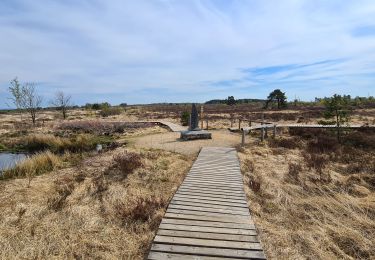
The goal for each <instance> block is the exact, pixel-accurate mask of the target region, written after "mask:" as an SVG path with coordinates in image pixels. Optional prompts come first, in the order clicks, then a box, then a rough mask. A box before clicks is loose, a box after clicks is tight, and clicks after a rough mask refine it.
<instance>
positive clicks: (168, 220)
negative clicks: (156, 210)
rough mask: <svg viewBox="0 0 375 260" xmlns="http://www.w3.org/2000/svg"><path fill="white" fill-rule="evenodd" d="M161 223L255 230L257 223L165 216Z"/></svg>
mask: <svg viewBox="0 0 375 260" xmlns="http://www.w3.org/2000/svg"><path fill="white" fill-rule="evenodd" d="M161 223H165V224H173V225H193V226H202V227H223V228H234V229H250V230H255V225H249V224H238V223H225V222H224V223H223V222H217V221H202V220H185V219H173V218H163V220H162V221H161Z"/></svg>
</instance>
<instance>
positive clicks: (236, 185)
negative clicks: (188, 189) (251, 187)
mask: <svg viewBox="0 0 375 260" xmlns="http://www.w3.org/2000/svg"><path fill="white" fill-rule="evenodd" d="M184 183H185V184H195V183H198V184H199V183H201V184H207V185H226V187H228V188H236V189H241V188H242V187H243V184H242V182H241V183H240V182H233V181H232V182H231V181H224V180H223V181H213V180H201V179H198V178H197V179H193V178H190V179H188V180H185V181H184Z"/></svg>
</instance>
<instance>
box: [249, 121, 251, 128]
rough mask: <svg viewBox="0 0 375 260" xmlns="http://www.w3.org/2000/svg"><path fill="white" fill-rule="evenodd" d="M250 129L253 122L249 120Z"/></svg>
mask: <svg viewBox="0 0 375 260" xmlns="http://www.w3.org/2000/svg"><path fill="white" fill-rule="evenodd" d="M249 127H251V120H250V119H249Z"/></svg>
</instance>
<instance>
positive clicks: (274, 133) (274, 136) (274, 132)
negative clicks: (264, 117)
mask: <svg viewBox="0 0 375 260" xmlns="http://www.w3.org/2000/svg"><path fill="white" fill-rule="evenodd" d="M273 138H276V125H273Z"/></svg>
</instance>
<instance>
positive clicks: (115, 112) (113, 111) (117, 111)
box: [100, 107, 124, 117]
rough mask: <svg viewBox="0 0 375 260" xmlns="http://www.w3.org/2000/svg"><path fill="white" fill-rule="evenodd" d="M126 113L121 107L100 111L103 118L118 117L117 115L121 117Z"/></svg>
mask: <svg viewBox="0 0 375 260" xmlns="http://www.w3.org/2000/svg"><path fill="white" fill-rule="evenodd" d="M123 111H124V109H123V108H121V107H104V108H103V109H102V110H101V111H100V115H101V116H102V117H108V116H116V115H121V113H122V112H123Z"/></svg>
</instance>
